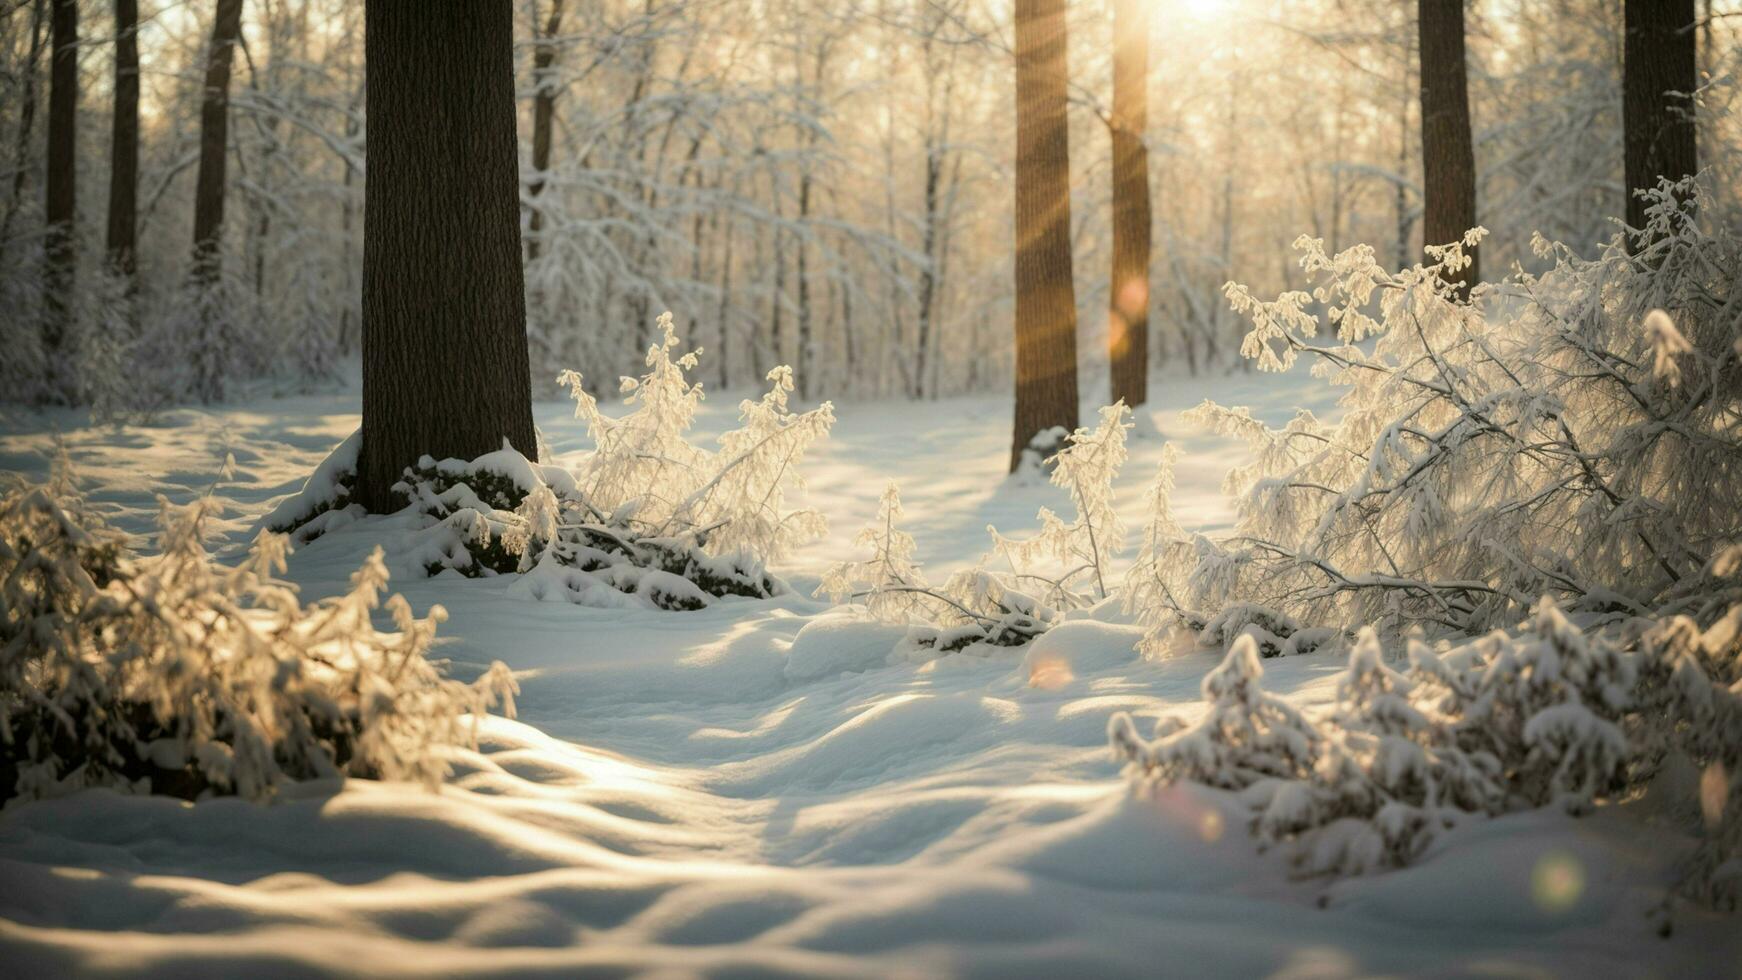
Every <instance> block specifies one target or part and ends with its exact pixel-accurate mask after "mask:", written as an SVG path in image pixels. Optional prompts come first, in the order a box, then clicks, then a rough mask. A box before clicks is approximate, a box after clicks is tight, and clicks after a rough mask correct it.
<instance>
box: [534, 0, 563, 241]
mask: <svg viewBox="0 0 1742 980" xmlns="http://www.w3.org/2000/svg"><path fill="white" fill-rule="evenodd" d="M562 25H563V0H553V2H552V3H551V7H550V20H549V21H547V22H546V23H545V25H544V33H543V34H542V35H540V36H539V38H538V43H537V44H536V45H534V46H533V49H532V85H533V89H534V91H535V94H534V95H533V97H532V179H531V180H529V181H527V184H526V197H527V199H528V202H529V204H528V209H529V210H530V211H531V213H530V214H529V215H528V216H527V226H526V261H527V262H528V263H530V262H532V260H534V259H536V258H538V250H539V246H540V245H542V244H543V243H542V241H541V239H542V237H543V234H544V209H543V208H540V207H539V206H538V196H539V195H540V194H543V193H544V184H545V174H546V173H547V172H549V170H550V134H551V127H552V124H553V122H554V121H555V119H556V79H555V78H553V77H552V75H553V72H552V69H551V66H552V65H554V64H555V63H556V44H555V38H556V36H557V32H558V31H560V30H562ZM536 26H537V21H536V20H535V21H534V28H535V29H536Z"/></svg>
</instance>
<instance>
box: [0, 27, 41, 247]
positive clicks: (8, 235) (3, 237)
mask: <svg viewBox="0 0 1742 980" xmlns="http://www.w3.org/2000/svg"><path fill="white" fill-rule="evenodd" d="M47 20H48V0H34V2H32V3H31V5H30V51H29V53H28V54H27V55H25V60H24V71H23V75H24V79H23V82H22V85H21V87H22V91H21V92H20V101H21V102H22V103H23V104H22V105H20V106H19V107H18V141H17V143H16V144H15V146H14V147H13V153H12V196H11V197H9V198H7V199H6V215H5V217H0V257H4V256H5V254H6V246H7V245H8V244H10V243H11V241H12V221H13V219H14V218H16V217H17V216H18V208H19V205H21V204H23V203H24V181H25V178H26V177H28V176H29V175H30V167H29V166H28V164H29V162H30V131H31V129H32V128H33V127H34V125H35V123H36V66H37V64H39V63H40V62H41V61H42V27H43V23H44V22H45V21H47Z"/></svg>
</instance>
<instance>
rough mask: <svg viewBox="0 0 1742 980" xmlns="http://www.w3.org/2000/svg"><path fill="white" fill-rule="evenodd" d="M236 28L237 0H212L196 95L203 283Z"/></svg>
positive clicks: (219, 230) (215, 236) (207, 277)
mask: <svg viewBox="0 0 1742 980" xmlns="http://www.w3.org/2000/svg"><path fill="white" fill-rule="evenodd" d="M241 31H242V0H218V9H217V14H216V16H214V17H213V18H212V40H211V45H210V47H209V48H208V49H207V51H206V81H205V87H204V89H203V90H202V91H201V96H200V170H199V176H198V178H197V179H196V180H195V183H194V259H193V276H194V280H195V282H196V283H197V284H199V285H200V286H202V287H209V286H211V285H212V284H213V283H214V282H216V280H217V278H218V272H219V265H220V263H221V261H222V257H223V256H222V244H223V234H224V181H225V161H226V158H227V156H228V153H229V129H230V65H231V62H232V61H233V60H234V56H235V51H236V38H237V37H238V36H239V35H240V34H241Z"/></svg>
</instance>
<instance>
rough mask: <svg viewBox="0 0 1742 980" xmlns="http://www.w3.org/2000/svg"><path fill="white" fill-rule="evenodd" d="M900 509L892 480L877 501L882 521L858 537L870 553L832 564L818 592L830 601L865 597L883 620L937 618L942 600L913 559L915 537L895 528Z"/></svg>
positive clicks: (868, 607) (868, 608)
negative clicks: (868, 555) (858, 558)
mask: <svg viewBox="0 0 1742 980" xmlns="http://www.w3.org/2000/svg"><path fill="white" fill-rule="evenodd" d="M901 513H902V512H901V491H900V489H899V488H897V487H896V485H895V484H894V483H890V484H889V486H888V487H885V488H884V490H883V496H882V497H881V498H880V499H879V500H878V504H877V519H876V520H875V521H874V522H873V523H872V524H871V525H870V526H869V527H866V528H865V529H864V530H862V531H860V532H859V536H858V537H856V538H854V539H853V543H854V544H855V545H857V546H859V547H864V548H870V549H871V557H870V558H868V559H866V560H863V561H842V562H836V563H835V564H833V565H831V566H829V569H828V570H827V571H826V572H824V573H823V577H822V583H821V584H820V585H818V586H817V590H816V595H818V596H827V597H828V599H829V601H830V602H844V601H847V600H860V601H863V602H864V603H865V610H866V612H868V613H870V614H871V615H872V616H873V617H874V618H876V619H879V620H883V621H884V622H892V623H905V622H908V621H909V620H911V619H914V618H933V617H935V616H936V609H937V606H938V605H939V604H940V603H939V602H938V600H937V599H936V598H935V597H933V596H932V594H931V590H930V587H929V586H928V585H927V584H926V580H925V574H924V573H923V572H921V571H920V568H919V565H918V563H916V562H915V561H914V560H913V549H914V543H913V535H911V534H908V533H907V532H906V531H903V530H901V529H900V528H898V527H897V526H896V524H897V522H899V521H900V520H901Z"/></svg>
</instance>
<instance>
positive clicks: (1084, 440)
mask: <svg viewBox="0 0 1742 980" xmlns="http://www.w3.org/2000/svg"><path fill="white" fill-rule="evenodd" d="M1129 414H1130V409H1128V408H1126V407H1125V403H1124V402H1120V403H1118V404H1116V405H1111V406H1108V407H1106V408H1103V409H1102V410H1101V413H1100V421H1099V423H1098V424H1097V425H1096V426H1095V427H1094V428H1093V429H1089V428H1079V429H1077V430H1076V431H1075V432H1073V433H1070V434H1069V435H1068V436H1065V437H1064V438H1063V443H1064V445H1063V448H1061V449H1059V451H1058V453H1057V454H1056V455H1054V456H1052V457H1051V458H1049V459H1047V460H1046V461H1045V463H1046V465H1048V466H1050V467H1051V473H1052V477H1051V479H1052V482H1053V484H1054V485H1056V486H1059V487H1062V488H1064V489H1065V490H1067V491H1069V493H1070V497H1071V503H1072V504H1073V505H1074V507H1075V515H1074V517H1073V519H1072V520H1071V521H1069V522H1066V521H1065V520H1063V519H1062V518H1060V517H1059V516H1058V515H1057V514H1054V513H1053V512H1052V510H1051V509H1049V508H1046V507H1042V508H1041V509H1040V513H1039V515H1038V520H1039V521H1040V531H1039V533H1037V534H1036V535H1035V536H1034V537H1032V538H1027V539H1016V538H1009V537H1006V536H1004V535H1002V534H1000V533H999V532H998V529H997V528H996V527H992V526H990V525H988V526H987V528H986V530H987V532H988V533H989V534H991V536H992V550H991V552H990V553H988V554H987V555H985V556H983V557H982V558H981V559H980V561H979V563H978V564H977V565H976V566H975V567H974V568H971V569H968V570H965V571H963V572H959V573H957V574H956V575H953V576H951V577H950V580H949V581H948V582H946V583H945V584H944V585H943V586H942V587H941V588H934V587H932V586H931V585H930V584H928V583H927V582H926V580H925V577H924V576H923V575H922V574H921V572H920V570H919V567H918V566H917V565H916V564H914V562H913V538H912V536H910V535H908V534H907V533H906V532H904V531H901V530H899V529H897V528H896V526H895V525H896V521H898V520H899V519H900V517H901V498H900V494H899V491H898V490H897V489H896V487H895V486H894V484H891V485H890V486H889V488H888V489H887V490H885V491H884V494H883V499H882V501H881V503H880V505H879V507H878V511H877V518H876V520H875V521H874V522H873V524H872V525H871V526H870V527H867V528H865V529H864V530H863V531H861V532H860V533H859V536H858V538H856V539H855V542H854V543H855V544H858V545H862V546H869V547H870V548H871V552H872V554H871V557H870V558H869V559H868V560H864V561H843V562H837V563H836V564H835V565H833V566H832V567H830V568H829V569H828V571H826V572H825V573H824V574H823V578H822V583H821V584H820V585H819V587H818V588H817V591H816V594H817V595H819V596H824V595H826V596H828V597H829V599H830V601H832V602H842V601H845V600H849V599H853V600H863V601H864V603H865V606H866V610H867V611H868V612H869V613H870V614H871V615H872V616H874V617H876V618H878V619H880V620H883V621H885V622H894V623H906V624H910V625H911V627H912V628H911V629H910V630H909V633H908V637H907V642H908V644H909V646H911V647H913V648H914V649H916V650H918V651H924V652H927V653H955V652H958V651H962V650H968V649H970V648H974V647H1016V646H1022V645H1024V644H1026V643H1028V642H1029V641H1030V640H1032V639H1034V638H1035V637H1036V636H1039V635H1040V634H1041V633H1044V632H1046V631H1047V630H1048V629H1050V628H1051V627H1052V626H1053V625H1054V624H1055V623H1057V622H1058V621H1059V619H1060V617H1061V616H1062V615H1063V614H1064V613H1065V612H1068V611H1070V610H1073V609H1081V608H1085V607H1087V606H1090V605H1092V604H1094V603H1095V602H1097V601H1099V600H1101V599H1105V598H1107V596H1108V593H1109V586H1108V576H1109V565H1110V564H1111V561H1112V558H1113V556H1115V555H1117V554H1118V553H1119V551H1120V550H1121V549H1122V548H1123V547H1124V539H1125V526H1124V524H1123V523H1122V522H1121V521H1120V519H1119V515H1118V513H1117V512H1116V511H1114V509H1113V479H1114V477H1116V476H1117V475H1118V473H1119V468H1120V466H1122V465H1123V464H1124V462H1125V459H1126V448H1125V437H1126V432H1127V431H1128V430H1129V429H1130V428H1131V424H1130V423H1128V422H1126V421H1125V418H1126V416H1127V415H1129ZM994 563H998V564H1003V565H1006V566H1008V568H1009V571H1003V570H1002V569H997V570H995V569H994V568H993V565H994Z"/></svg>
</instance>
